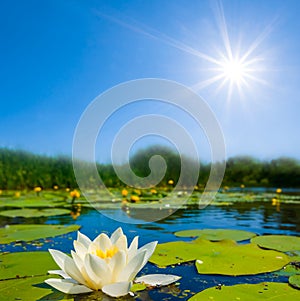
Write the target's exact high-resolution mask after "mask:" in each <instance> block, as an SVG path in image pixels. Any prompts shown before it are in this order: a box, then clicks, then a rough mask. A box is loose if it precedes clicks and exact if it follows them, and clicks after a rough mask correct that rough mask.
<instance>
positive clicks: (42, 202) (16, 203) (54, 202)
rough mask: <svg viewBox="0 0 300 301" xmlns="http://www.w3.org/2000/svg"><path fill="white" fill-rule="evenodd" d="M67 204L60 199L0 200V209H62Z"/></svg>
mask: <svg viewBox="0 0 300 301" xmlns="http://www.w3.org/2000/svg"><path fill="white" fill-rule="evenodd" d="M65 204H67V202H66V201H64V200H62V199H51V200H46V199H41V198H32V199H28V198H25V199H3V200H0V207H14V208H38V207H39V208H40V207H41V208H47V207H48V208H49V207H51V208H53V207H58V206H59V207H62V206H63V205H65Z"/></svg>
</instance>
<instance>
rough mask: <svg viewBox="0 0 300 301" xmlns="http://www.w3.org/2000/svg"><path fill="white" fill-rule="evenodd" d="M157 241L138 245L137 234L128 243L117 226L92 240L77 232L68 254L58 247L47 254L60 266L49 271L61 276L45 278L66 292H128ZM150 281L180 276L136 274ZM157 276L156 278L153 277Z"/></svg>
mask: <svg viewBox="0 0 300 301" xmlns="http://www.w3.org/2000/svg"><path fill="white" fill-rule="evenodd" d="M156 245H157V241H154V242H150V243H148V244H146V245H144V246H143V247H141V248H140V249H138V236H136V237H135V238H134V239H133V241H132V242H131V244H130V246H129V247H128V244H127V237H126V236H125V235H124V234H123V231H122V229H121V228H118V229H117V230H116V231H115V232H114V233H113V234H112V235H111V237H110V238H109V237H108V236H107V235H106V234H104V233H102V234H100V235H99V236H97V237H96V238H95V239H94V240H93V241H91V240H90V239H89V238H88V237H87V236H85V235H84V234H81V233H80V232H78V236H77V240H75V241H74V249H75V252H74V251H71V257H70V256H68V255H66V254H64V253H62V252H60V251H57V250H52V249H49V252H50V254H51V255H52V257H53V259H54V260H55V262H56V263H57V265H58V266H59V267H60V268H61V270H54V271H49V273H50V274H57V275H60V276H61V277H63V279H58V278H51V279H47V280H46V281H45V282H46V283H47V284H49V285H51V286H52V287H54V288H56V289H57V290H59V291H62V292H63V293H66V294H81V293H89V292H92V291H93V290H102V292H104V293H105V294H107V295H110V296H112V297H120V296H124V295H126V294H128V293H129V291H130V288H131V285H132V282H133V280H134V279H135V277H136V275H137V274H138V272H139V271H140V270H141V269H142V268H143V267H144V266H145V264H146V263H147V262H148V260H149V258H150V257H151V255H152V254H153V252H154V250H155V247H156ZM147 279H149V280H150V281H149V285H151V286H155V285H168V284H170V283H173V282H175V281H177V280H178V279H180V277H178V276H174V275H164V274H162V275H160V274H153V275H147V276H142V277H139V278H137V282H143V283H145V284H147ZM155 279H157V281H155Z"/></svg>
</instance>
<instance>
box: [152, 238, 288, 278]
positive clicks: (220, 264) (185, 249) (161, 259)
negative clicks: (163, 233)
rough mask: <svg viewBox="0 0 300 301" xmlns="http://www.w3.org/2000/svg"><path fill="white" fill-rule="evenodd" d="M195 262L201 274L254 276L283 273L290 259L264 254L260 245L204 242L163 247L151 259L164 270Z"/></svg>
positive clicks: (196, 241)
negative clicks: (273, 272) (172, 266)
mask: <svg viewBox="0 0 300 301" xmlns="http://www.w3.org/2000/svg"><path fill="white" fill-rule="evenodd" d="M194 260H197V261H196V267H197V270H198V272H199V273H201V274H222V275H253V274H259V273H265V272H272V271H276V270H279V269H281V268H282V267H283V266H285V265H286V264H288V263H289V261H290V258H289V257H288V256H287V255H286V254H284V253H280V252H277V251H270V250H263V249H261V248H259V247H258V246H257V245H256V244H246V245H238V244H236V242H234V241H231V240H223V241H220V242H211V241H208V240H204V239H197V240H195V241H193V242H184V241H177V242H168V243H163V244H159V245H158V246H157V247H156V250H155V252H154V254H153V255H152V257H151V258H150V262H152V263H154V264H156V265H158V266H160V267H164V266H169V265H173V264H178V263H183V262H189V261H194Z"/></svg>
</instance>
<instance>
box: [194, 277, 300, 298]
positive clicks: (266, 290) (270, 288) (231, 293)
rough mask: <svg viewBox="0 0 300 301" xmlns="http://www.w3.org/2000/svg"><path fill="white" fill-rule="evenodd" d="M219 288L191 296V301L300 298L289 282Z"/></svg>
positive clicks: (299, 293) (299, 292)
mask: <svg viewBox="0 0 300 301" xmlns="http://www.w3.org/2000/svg"><path fill="white" fill-rule="evenodd" d="M217 288H219V289H217ZM217 288H216V287H211V288H209V289H206V290H204V291H202V292H200V293H198V294H196V295H194V296H193V297H191V298H190V299H189V301H206V300H207V301H224V300H228V301H233V300H239V301H257V300H264V301H268V300H270V301H282V300H284V301H295V300H299V299H300V291H298V290H295V289H293V288H292V287H290V286H289V285H288V284H287V283H276V282H265V283H259V284H238V285H233V286H221V287H217Z"/></svg>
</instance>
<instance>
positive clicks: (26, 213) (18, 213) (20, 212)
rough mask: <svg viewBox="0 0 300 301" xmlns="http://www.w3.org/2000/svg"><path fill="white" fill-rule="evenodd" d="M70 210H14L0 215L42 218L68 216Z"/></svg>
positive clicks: (5, 211) (1, 212) (2, 212)
mask: <svg viewBox="0 0 300 301" xmlns="http://www.w3.org/2000/svg"><path fill="white" fill-rule="evenodd" d="M69 213H70V210H67V209H60V208H53V209H43V210H38V209H29V208H25V209H14V210H4V211H0V215H2V216H6V217H26V218H29V217H42V216H56V215H64V214H69Z"/></svg>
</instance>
